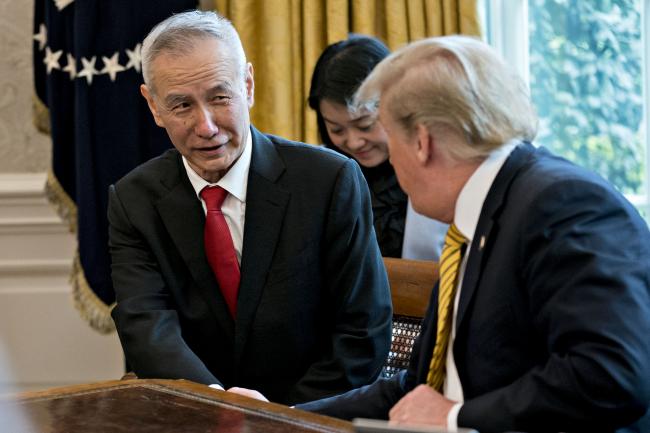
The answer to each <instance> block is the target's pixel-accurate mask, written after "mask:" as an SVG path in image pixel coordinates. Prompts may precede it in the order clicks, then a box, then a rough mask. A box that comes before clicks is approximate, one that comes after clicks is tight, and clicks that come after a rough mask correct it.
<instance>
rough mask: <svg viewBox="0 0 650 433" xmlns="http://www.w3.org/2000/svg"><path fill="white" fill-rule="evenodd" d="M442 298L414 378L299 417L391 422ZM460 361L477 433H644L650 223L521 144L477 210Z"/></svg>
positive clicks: (460, 323)
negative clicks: (649, 225) (319, 415)
mask: <svg viewBox="0 0 650 433" xmlns="http://www.w3.org/2000/svg"><path fill="white" fill-rule="evenodd" d="M483 237H484V242H481V241H480V239H481V238H483ZM481 244H483V246H482V245H481ZM437 296H438V290H437V286H436V287H435V288H434V290H433V292H432V295H431V299H432V301H431V304H430V306H429V309H428V312H427V316H426V318H425V321H424V325H423V330H422V333H421V335H420V337H419V339H418V341H417V342H416V345H415V348H414V351H413V355H412V359H411V364H410V367H409V368H408V370H407V371H403V372H402V373H401V374H399V375H397V376H395V377H393V378H392V379H390V380H380V381H377V382H375V383H374V384H372V385H370V386H367V387H364V388H361V389H358V390H354V391H351V392H349V393H347V394H344V395H342V396H338V397H333V398H330V399H325V400H321V401H316V402H312V403H307V404H305V405H299V406H298V407H299V408H301V409H305V410H311V411H316V412H321V413H325V414H328V415H332V416H337V417H341V418H354V417H370V418H386V417H387V416H388V411H389V409H390V408H391V407H392V406H393V405H394V404H395V403H396V402H397V401H398V400H399V399H400V398H401V397H403V396H404V395H405V394H406V393H407V392H408V391H410V390H411V389H413V388H414V387H415V386H417V385H418V384H421V383H426V376H427V373H428V368H429V361H430V359H431V354H432V353H433V346H434V345H435V335H436V321H437V313H436V311H437V308H436V307H437ZM453 353H454V359H455V362H456V366H457V368H458V374H459V377H460V381H461V384H462V388H463V394H464V399H465V402H464V404H463V406H462V408H461V410H460V413H459V415H458V424H459V426H463V427H472V428H476V429H477V430H479V431H480V432H481V433H488V432H500V431H512V430H515V431H589V432H599V431H610V432H611V431H617V430H618V431H638V432H649V431H650V412H648V406H649V405H650V235H649V232H648V228H647V225H646V223H645V222H644V221H643V220H642V219H641V218H640V216H639V215H638V213H637V211H636V210H635V209H634V208H633V207H632V206H631V205H630V204H629V203H628V202H627V201H626V200H625V199H624V198H623V197H622V196H621V195H620V194H619V193H618V192H616V191H614V189H613V188H612V187H611V186H610V185H609V184H607V183H606V182H605V181H603V180H602V179H601V178H599V177H598V176H596V175H593V174H591V173H588V172H586V171H585V170H582V169H580V168H578V167H576V166H574V165H572V164H570V163H569V162H567V161H565V160H563V159H561V158H557V157H554V156H552V155H550V154H549V153H548V152H547V151H545V150H543V149H536V148H534V147H533V146H531V145H530V144H521V145H520V146H518V147H517V148H516V149H515V150H514V151H513V152H512V154H511V155H510V156H509V158H508V159H507V160H506V162H505V164H504V166H503V167H502V169H501V170H500V172H499V173H498V175H497V177H496V178H495V181H494V183H493V185H492V187H491V189H490V191H489V193H488V195H487V197H486V200H485V203H484V205H483V208H482V211H481V215H480V218H479V221H478V225H477V229H476V232H475V236H474V242H472V245H471V252H470V255H469V257H468V263H467V267H466V270H465V274H464V279H463V285H462V288H461V294H460V301H459V307H458V313H457V328H456V339H455V341H454V346H453Z"/></svg>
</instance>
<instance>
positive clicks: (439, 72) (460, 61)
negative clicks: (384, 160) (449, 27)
mask: <svg viewBox="0 0 650 433" xmlns="http://www.w3.org/2000/svg"><path fill="white" fill-rule="evenodd" d="M379 104H381V105H382V107H383V108H384V109H385V110H386V112H387V113H388V114H389V115H390V116H391V117H392V119H393V120H394V121H395V122H396V123H397V124H398V125H400V126H401V127H402V128H403V129H404V130H405V131H407V132H408V133H412V132H414V131H415V130H416V125H418V124H423V125H425V126H427V128H428V129H429V130H433V129H435V128H438V127H442V128H444V129H451V130H452V131H454V132H456V133H457V134H460V135H461V136H463V137H464V138H465V140H464V141H465V143H459V144H455V145H454V146H453V148H448V149H446V150H447V151H448V152H449V154H450V155H451V156H453V157H456V158H458V159H471V158H484V157H486V156H487V155H488V154H489V153H490V152H491V151H493V150H494V149H496V148H498V147H500V146H502V145H503V144H505V143H506V142H508V141H510V140H512V139H521V140H528V141H531V140H532V139H533V138H534V137H535V135H536V133H537V115H536V114H535V111H534V109H533V107H532V105H531V103H530V98H529V95H528V90H527V88H526V87H525V85H524V83H523V81H522V80H521V79H520V78H519V77H518V76H517V74H516V73H515V72H514V70H513V69H512V68H510V67H508V66H507V65H506V64H505V63H504V62H503V60H501V58H500V57H499V56H498V55H497V54H496V52H495V51H494V50H493V49H492V48H490V47H489V46H488V45H487V44H485V43H483V42H481V41H480V40H478V39H475V38H471V37H467V36H444V37H434V38H429V39H424V40H420V41H418V42H414V43H412V44H409V45H407V46H405V47H403V48H401V49H400V50H398V51H396V52H394V53H393V54H391V55H390V56H389V57H387V58H386V59H384V60H383V61H382V62H381V63H380V64H379V65H378V66H377V67H376V68H375V69H374V70H373V72H372V73H371V74H370V75H369V76H368V78H367V79H366V80H365V81H364V82H363V84H362V85H361V86H360V88H359V90H358V92H357V94H356V95H355V100H354V105H355V106H356V107H357V109H365V110H375V111H376V109H377V107H378V105H379Z"/></svg>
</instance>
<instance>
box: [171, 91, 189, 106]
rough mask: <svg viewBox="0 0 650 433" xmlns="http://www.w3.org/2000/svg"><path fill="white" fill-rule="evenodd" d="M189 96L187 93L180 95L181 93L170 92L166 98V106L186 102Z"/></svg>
mask: <svg viewBox="0 0 650 433" xmlns="http://www.w3.org/2000/svg"><path fill="white" fill-rule="evenodd" d="M188 99H189V98H188V97H187V96H185V95H179V94H174V93H172V94H170V95H167V97H166V98H165V106H166V107H175V106H176V105H178V104H180V103H182V102H186V101H187V100H188Z"/></svg>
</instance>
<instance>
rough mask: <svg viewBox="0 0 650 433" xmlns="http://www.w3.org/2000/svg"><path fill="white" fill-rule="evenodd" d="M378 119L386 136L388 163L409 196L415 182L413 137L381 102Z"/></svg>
mask: <svg viewBox="0 0 650 433" xmlns="http://www.w3.org/2000/svg"><path fill="white" fill-rule="evenodd" d="M379 119H380V122H381V124H382V126H383V127H384V130H385V131H386V135H387V136H388V154H389V158H390V163H391V164H392V166H393V168H394V169H395V174H396V175H397V180H398V181H399V184H400V186H401V187H402V190H404V192H405V193H406V194H407V195H409V196H410V195H411V194H412V192H413V188H414V186H415V184H416V182H415V174H416V173H415V171H414V169H415V168H416V161H415V160H414V158H415V152H414V150H415V149H413V148H412V146H415V144H414V143H412V142H413V139H412V137H409V134H408V133H407V132H406V131H404V129H403V128H402V127H401V125H399V124H397V122H395V121H394V119H393V118H392V116H391V115H390V114H389V113H388V110H386V109H385V107H384V105H383V104H381V105H380V107H379ZM413 135H415V134H413Z"/></svg>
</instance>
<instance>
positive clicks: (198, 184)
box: [183, 129, 253, 203]
mask: <svg viewBox="0 0 650 433" xmlns="http://www.w3.org/2000/svg"><path fill="white" fill-rule="evenodd" d="M252 136H253V134H252V132H251V130H250V129H249V130H248V136H247V137H246V144H245V145H244V151H243V152H242V154H241V155H240V156H239V158H238V159H237V161H235V163H234V164H233V165H232V167H230V169H229V170H228V171H227V172H226V174H225V175H224V176H223V177H222V178H221V179H219V181H218V182H217V183H210V182H208V181H206V180H205V179H203V178H202V177H201V176H199V175H198V174H197V173H196V172H195V171H194V169H193V168H192V167H190V165H189V163H188V162H187V159H185V157H184V156H183V165H184V166H185V171H186V172H187V177H188V178H189V179H190V182H191V183H192V187H193V188H194V192H196V196H197V197H199V199H200V198H201V195H200V193H201V190H202V189H203V188H205V187H206V186H215V185H218V186H220V187H222V188H223V189H225V190H226V191H228V193H229V194H232V195H233V196H235V197H236V198H237V199H238V200H239V201H241V202H242V203H245V202H246V190H247V187H248V172H249V170H250V166H251V156H252V153H253V151H252V148H253V138H252Z"/></svg>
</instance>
